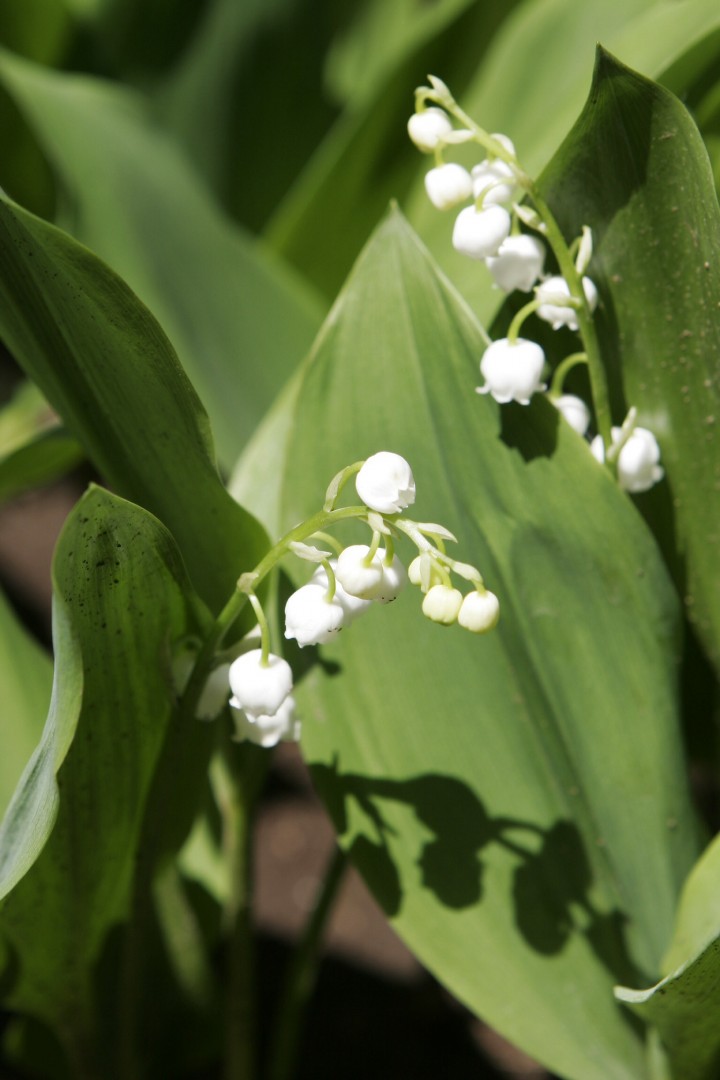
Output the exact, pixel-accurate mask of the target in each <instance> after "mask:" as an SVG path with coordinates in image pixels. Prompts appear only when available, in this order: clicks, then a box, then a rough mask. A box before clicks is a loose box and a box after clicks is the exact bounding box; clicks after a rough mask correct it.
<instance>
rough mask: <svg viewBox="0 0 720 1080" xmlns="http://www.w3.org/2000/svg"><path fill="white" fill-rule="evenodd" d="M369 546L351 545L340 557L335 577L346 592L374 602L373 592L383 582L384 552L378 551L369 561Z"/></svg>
mask: <svg viewBox="0 0 720 1080" xmlns="http://www.w3.org/2000/svg"><path fill="white" fill-rule="evenodd" d="M369 552H370V548H369V547H368V546H367V544H351V545H350V547H346V548H344V549H343V550H342V551H341V552H340V554H339V555H338V561H337V568H336V570H335V576H336V578H337V580H338V581H339V582H340V584H341V585H342V587H343V589H345V591H346V592H348V593H350V595H351V596H359V597H360V599H361V600H372V599H373V592H374V590H375V589H376V588H377V587H378V585H379V584H380V582H381V581H382V574H383V570H382V552H378V551H376V552H375V554H374V555H373V556H372V558H371V559H370V560H369V561H368V554H369Z"/></svg>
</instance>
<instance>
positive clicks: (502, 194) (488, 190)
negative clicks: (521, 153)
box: [470, 158, 517, 207]
mask: <svg viewBox="0 0 720 1080" xmlns="http://www.w3.org/2000/svg"><path fill="white" fill-rule="evenodd" d="M470 177H471V179H472V193H473V198H474V199H480V200H481V202H482V205H483V206H484V207H485V206H495V205H498V204H501V203H509V202H512V201H513V199H514V198H515V196H516V194H517V184H516V182H515V174H514V173H513V171H512V169H511V168H510V166H509V165H508V164H507V163H506V162H505V161H500V159H499V158H496V159H495V160H494V161H481V162H480V164H479V165H475V166H474V167H473V169H472V170H471V172H470Z"/></svg>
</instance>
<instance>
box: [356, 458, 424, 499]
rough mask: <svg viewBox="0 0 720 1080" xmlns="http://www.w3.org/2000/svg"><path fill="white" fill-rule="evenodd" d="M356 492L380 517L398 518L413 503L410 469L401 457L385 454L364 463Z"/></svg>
mask: <svg viewBox="0 0 720 1080" xmlns="http://www.w3.org/2000/svg"><path fill="white" fill-rule="evenodd" d="M355 488H356V489H357V493H358V495H359V496H360V498H361V499H362V501H363V502H364V503H365V505H366V506H369V507H370V509H371V510H377V511H378V513H380V514H399V513H400V512H401V510H404V509H405V508H406V507H408V506H411V505H412V504H413V503H414V502H415V480H414V479H413V474H412V469H411V468H410V466H409V465H408V463H407V461H406V460H405V458H404V457H400V455H399V454H392V453H390V452H389V451H387V450H381V451H380V452H379V453H377V454H373V455H372V456H371V457H369V458H368V459H367V461H365V462H363V465H362V467H361V469H360V472H359V473H358V474H357V479H356V480H355Z"/></svg>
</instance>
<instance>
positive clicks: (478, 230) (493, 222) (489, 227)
mask: <svg viewBox="0 0 720 1080" xmlns="http://www.w3.org/2000/svg"><path fill="white" fill-rule="evenodd" d="M510 224H511V221H510V215H509V214H508V212H507V210H506V209H505V207H504V206H489V207H488V208H487V210H476V208H475V207H474V206H466V207H465V209H464V210H461V211H460V213H459V214H458V216H457V218H456V219H455V226H454V228H453V235H452V243H453V247H454V248H455V250H456V251H459V252H460V254H461V255H469V256H470V258H471V259H487V258H489V257H490V256H492V255H497V253H498V251H499V250H500V245H501V244H502V242H503V241H504V240H506V239H507V237H508V234H509V232H510Z"/></svg>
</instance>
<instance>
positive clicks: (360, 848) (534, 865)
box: [312, 761, 639, 982]
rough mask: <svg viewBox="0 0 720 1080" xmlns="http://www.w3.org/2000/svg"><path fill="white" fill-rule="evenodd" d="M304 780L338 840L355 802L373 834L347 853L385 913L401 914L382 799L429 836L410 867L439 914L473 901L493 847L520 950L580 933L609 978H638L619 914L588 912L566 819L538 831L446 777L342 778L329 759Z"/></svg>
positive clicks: (581, 855)
mask: <svg viewBox="0 0 720 1080" xmlns="http://www.w3.org/2000/svg"><path fill="white" fill-rule="evenodd" d="M312 773H313V777H314V780H315V783H316V784H317V787H318V790H319V791H320V793H321V794H322V796H323V798H324V800H325V803H326V805H327V807H328V810H329V812H330V814H331V816H332V817H333V820H334V822H335V825H336V828H337V831H338V833H339V834H340V835H341V836H342V834H343V833H346V832H347V830H348V813H349V806H350V804H351V803H352V802H354V803H355V805H356V807H358V808H359V809H360V810H361V811H362V813H363V814H364V816H365V817H366V818H367V821H368V826H369V829H370V830H372V832H373V833H374V837H372V838H371V837H370V836H367V835H364V834H360V835H358V836H357V837H356V838H355V839H354V840H353V842H352V844H351V846H350V849H349V853H350V856H351V858H352V860H353V862H354V863H355V864H356V865H357V866H358V868H359V870H360V871H361V872H362V874H363V876H364V877H365V878H366V880H367V882H368V884H369V886H370V887H371V889H372V890H373V893H374V894H375V896H376V898H377V900H378V901H379V903H380V904H381V905H382V907H383V909H384V910H385V912H386V913H387V914H388V915H390V916H394V915H397V914H398V913H399V911H400V910H401V907H402V898H403V894H402V878H401V876H400V873H399V871H398V868H397V866H396V864H395V862H394V859H393V856H392V840H393V837H394V836H395V834H396V830H395V828H394V827H393V825H391V824H390V822H389V821H388V820H387V818H386V816H385V813H386V812H385V813H384V811H383V806H382V804H383V803H384V802H392V803H399V804H403V805H405V806H407V807H409V808H410V809H411V810H412V811H413V813H414V815H415V817H416V819H417V821H418V822H420V823H421V824H422V825H423V826H424V827H425V829H426V830H427V831H428V833H429V834H430V835H429V836H428V838H427V839H426V840H425V841H420V842H419V848H418V851H417V856H416V860H415V861H416V864H417V866H418V868H419V872H420V880H421V883H422V886H423V887H424V888H426V889H428V890H429V891H430V892H432V893H433V894H434V896H435V897H436V899H437V900H438V901H439V902H440V903H441V904H442V905H443V906H444V907H446V908H450V909H453V910H462V909H465V908H469V907H473V906H475V905H477V904H480V903H481V902H482V901H483V899H484V892H485V889H486V887H487V885H486V880H485V872H484V871H485V866H486V864H485V862H484V861H483V858H482V855H483V853H484V852H485V851H486V849H488V848H489V847H490V846H491V845H498V846H499V847H501V848H502V849H503V850H505V851H506V852H508V853H510V854H511V855H512V856H514V857H515V858H516V860H517V865H516V866H515V869H514V871H513V880H512V890H511V896H510V898H509V899H510V901H511V902H512V905H513V909H514V916H515V924H516V926H517V929H518V932H519V933H520V935H521V936H522V938H523V939H524V941H525V942H526V944H527V945H529V946H530V948H532V949H533V950H535V951H536V952H538V953H540V954H542V955H544V956H553V955H556V954H558V953H560V952H561V951H562V950H563V949H564V948H566V946H567V945H568V943H569V941H570V939H571V937H572V936H573V935H576V934H582V935H583V936H584V937H585V939H586V941H587V942H588V944H589V945H590V946H591V948H592V949H593V951H594V952H595V954H596V956H597V957H598V959H599V960H600V961H601V962H602V963H603V964H604V966H605V967H606V968H607V969H608V970H609V971H610V972H611V974H612V976H613V978H614V979H617V980H619V981H623V982H627V981H628V980H629V979H632V978H638V976H639V973H638V972H637V971H636V970H635V968H634V966H633V964H632V963H631V961H630V959H629V957H628V953H627V949H626V946H625V941H624V930H625V922H626V918H625V916H624V915H623V914H622V913H621V912H620V911H616V910H615V911H611V912H602V911H598V910H597V909H596V907H595V906H594V904H593V901H592V900H591V897H590V890H591V887H592V884H593V877H592V868H591V864H590V861H589V859H588V857H587V853H586V849H585V845H584V842H583V838H582V836H581V834H580V832H579V830H578V828H577V826H576V825H575V824H574V823H573V822H572V821H566V820H560V821H556V822H555V823H554V824H553V825H551V826H550V827H549V828H542V827H541V826H539V825H537V824H536V823H534V822H532V821H523V820H522V819H520V818H512V817H503V816H498V817H492V816H491V815H489V814H488V812H487V810H486V808H485V806H484V804H483V803H482V801H481V800H480V799H479V798H478V796H477V795H476V794H475V792H474V791H473V790H472V789H471V788H470V787H468V786H467V784H465V783H463V782H462V781H461V780H459V779H457V778H456V777H453V776H443V775H441V774H434V773H429V774H426V775H424V776H417V777H412V778H410V779H407V780H392V779H386V778H372V777H367V776H361V775H359V774H354V773H342V772H341V771H340V769H339V767H338V763H337V761H335V762H333V764H332V765H313V766H312Z"/></svg>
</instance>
